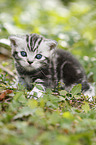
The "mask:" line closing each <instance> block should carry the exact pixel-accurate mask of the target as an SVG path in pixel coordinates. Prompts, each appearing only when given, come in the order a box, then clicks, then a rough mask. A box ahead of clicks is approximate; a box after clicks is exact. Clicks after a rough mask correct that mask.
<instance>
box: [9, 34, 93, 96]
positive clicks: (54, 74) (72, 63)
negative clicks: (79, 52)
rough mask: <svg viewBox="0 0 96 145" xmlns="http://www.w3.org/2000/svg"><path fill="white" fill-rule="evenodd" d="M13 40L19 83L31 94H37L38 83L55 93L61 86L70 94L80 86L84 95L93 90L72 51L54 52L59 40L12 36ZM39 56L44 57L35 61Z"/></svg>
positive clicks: (34, 36) (34, 35) (36, 36)
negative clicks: (53, 90)
mask: <svg viewBox="0 0 96 145" xmlns="http://www.w3.org/2000/svg"><path fill="white" fill-rule="evenodd" d="M10 40H11V46H12V55H13V57H14V59H15V66H16V69H17V73H18V78H19V83H21V84H23V85H25V87H26V88H27V89H28V90H32V91H31V95H33V94H34V90H35V91H37V89H36V88H34V86H33V83H34V82H35V83H37V82H38V84H40V85H41V86H42V87H43V90H44V91H45V90H46V88H53V89H55V90H56V88H58V84H59V83H61V88H62V89H66V90H68V91H69V90H70V89H71V88H72V86H73V85H75V84H79V83H81V84H82V91H83V92H86V91H87V90H88V89H89V88H90V86H89V84H88V82H87V78H86V75H85V72H84V70H83V68H82V66H81V65H80V63H79V62H78V61H77V60H76V59H75V58H74V57H73V56H72V55H71V54H70V53H69V52H67V51H64V50H61V49H55V48H56V47H57V43H56V41H54V40H50V39H46V38H44V37H43V36H41V35H38V34H30V35H24V36H11V37H10ZM14 44H15V45H14ZM21 51H24V52H26V54H27V56H26V57H22V56H21V54H20V52H21ZM38 54H40V55H42V57H41V59H37V58H36V56H37V55H38ZM28 62H32V64H31V63H30V64H28ZM38 80H39V81H38ZM39 91H40V90H39ZM40 94H42V93H41V92H40V93H39V92H37V96H38V97H39V96H40Z"/></svg>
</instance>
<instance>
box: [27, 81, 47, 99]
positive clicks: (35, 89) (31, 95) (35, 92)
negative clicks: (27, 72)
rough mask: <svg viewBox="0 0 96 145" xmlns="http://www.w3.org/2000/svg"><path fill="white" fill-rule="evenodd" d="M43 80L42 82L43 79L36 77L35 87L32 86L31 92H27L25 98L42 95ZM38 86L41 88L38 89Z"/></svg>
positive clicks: (43, 90)
mask: <svg viewBox="0 0 96 145" xmlns="http://www.w3.org/2000/svg"><path fill="white" fill-rule="evenodd" d="M43 82H44V81H43V80H41V79H37V80H36V81H35V83H36V86H37V87H36V86H34V88H33V89H32V91H31V92H28V96H27V98H30V99H31V98H35V99H37V98H39V97H43V94H44V92H45V86H44V85H43ZM38 86H40V88H42V89H39V88H38ZM34 94H36V96H34Z"/></svg>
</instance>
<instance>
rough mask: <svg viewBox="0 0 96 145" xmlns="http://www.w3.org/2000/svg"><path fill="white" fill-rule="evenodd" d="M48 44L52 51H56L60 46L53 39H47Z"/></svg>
mask: <svg viewBox="0 0 96 145" xmlns="http://www.w3.org/2000/svg"><path fill="white" fill-rule="evenodd" d="M46 43H47V45H48V46H49V47H50V50H52V49H55V48H56V47H57V45H58V43H57V41H55V40H51V39H47V41H46Z"/></svg>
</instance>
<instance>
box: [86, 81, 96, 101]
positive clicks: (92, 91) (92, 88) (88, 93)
mask: <svg viewBox="0 0 96 145" xmlns="http://www.w3.org/2000/svg"><path fill="white" fill-rule="evenodd" d="M84 96H88V97H89V101H93V98H92V97H93V96H95V86H94V85H93V84H90V83H89V89H88V90H87V91H85V92H84Z"/></svg>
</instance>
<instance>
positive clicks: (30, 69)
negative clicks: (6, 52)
mask: <svg viewBox="0 0 96 145" xmlns="http://www.w3.org/2000/svg"><path fill="white" fill-rule="evenodd" d="M25 69H26V70H27V71H32V70H35V68H34V67H32V66H26V67H25Z"/></svg>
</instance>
